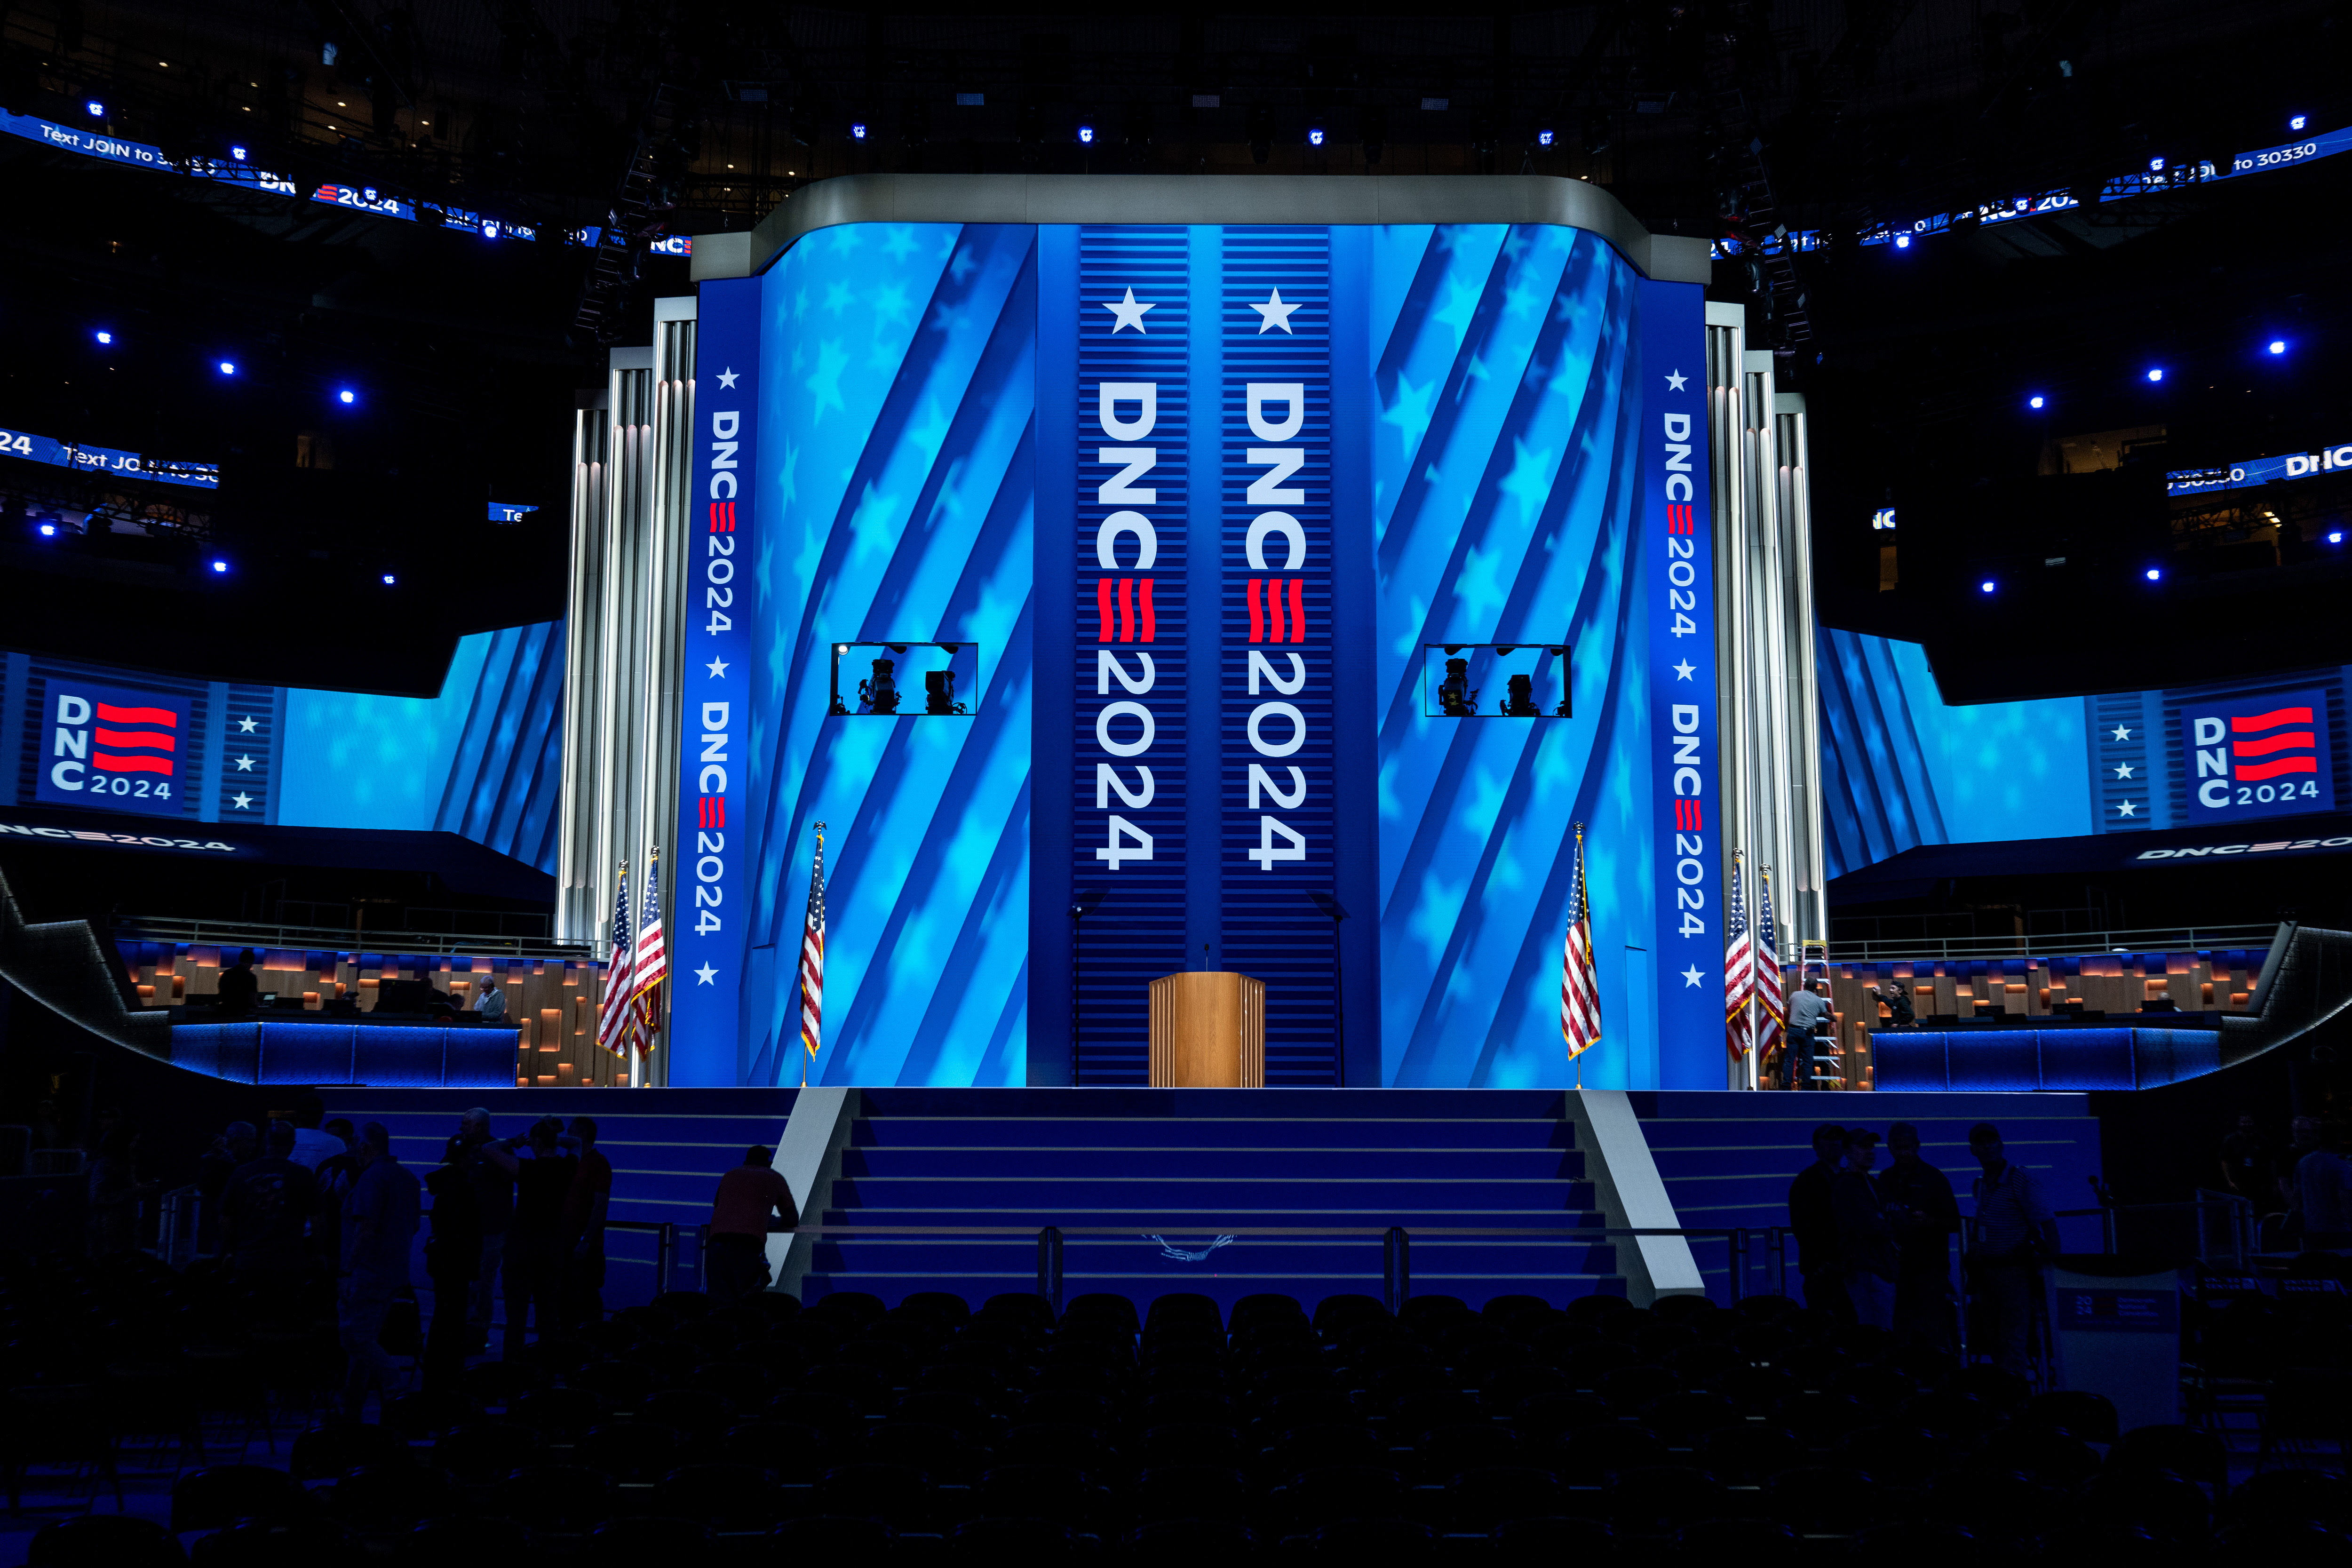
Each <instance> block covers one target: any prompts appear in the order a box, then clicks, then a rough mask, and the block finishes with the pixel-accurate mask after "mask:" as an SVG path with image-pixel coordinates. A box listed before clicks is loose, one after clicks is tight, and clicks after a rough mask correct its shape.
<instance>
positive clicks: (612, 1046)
mask: <svg viewBox="0 0 2352 1568" xmlns="http://www.w3.org/2000/svg"><path fill="white" fill-rule="evenodd" d="M635 950H636V943H635V942H634V941H633V940H632V939H631V937H630V934H629V863H628V862H627V861H626V860H624V861H622V862H621V890H620V892H619V893H618V894H617V895H616V896H615V898H614V902H613V956H612V957H611V958H610V959H609V960H607V961H606V963H605V965H604V1001H603V1006H602V1009H601V1010H600V1011H599V1012H598V1013H597V1015H596V1043H597V1044H598V1045H600V1046H602V1047H604V1048H605V1049H606V1050H608V1051H613V1052H615V1053H617V1052H619V1051H620V1050H622V1049H623V1048H624V1047H625V1046H626V1045H627V1043H628V1037H629V1034H630V1029H629V1023H630V1020H631V1019H633V1018H635V1016H636V1009H635V1007H632V1006H630V1005H629V997H630V995H631V994H632V993H631V991H630V987H629V972H630V970H631V969H632V968H633V967H634V965H633V964H632V963H631V961H632V960H633V959H634V958H635V956H636V951H635Z"/></svg>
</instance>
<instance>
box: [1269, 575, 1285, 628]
mask: <svg viewBox="0 0 2352 1568" xmlns="http://www.w3.org/2000/svg"><path fill="white" fill-rule="evenodd" d="M1265 619H1266V627H1267V632H1268V636H1267V637H1266V639H1265V640H1266V641H1268V642H1281V641H1283V640H1284V636H1283V617H1282V579H1281V578H1279V577H1277V578H1276V579H1274V580H1273V581H1272V582H1270V583H1268V584H1266V585H1265Z"/></svg>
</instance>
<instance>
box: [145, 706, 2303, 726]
mask: <svg viewBox="0 0 2352 1568" xmlns="http://www.w3.org/2000/svg"><path fill="white" fill-rule="evenodd" d="M98 716H99V717H100V718H101V719H103V720H105V721H107V722H108V723H110V724H161V725H163V728H165V729H166V730H176V729H178V728H179V727H180V716H179V715H178V714H177V713H174V712H173V711H172V710H170V709H169V708H114V707H110V706H109V705H108V704H106V703H103V702H101V703H100V704H98ZM2304 722H2305V723H2306V724H2307V723H2309V722H2311V716H2310V715H2309V714H2308V713H2306V714H2305V715H2304Z"/></svg>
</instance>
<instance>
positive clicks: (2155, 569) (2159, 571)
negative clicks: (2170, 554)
mask: <svg viewBox="0 0 2352 1568" xmlns="http://www.w3.org/2000/svg"><path fill="white" fill-rule="evenodd" d="M2147 580H2148V581H2149V582H2151V583H2161V582H2163V581H2164V568H2163V567H2161V566H2151V567H2149V568H2148V569H2147Z"/></svg>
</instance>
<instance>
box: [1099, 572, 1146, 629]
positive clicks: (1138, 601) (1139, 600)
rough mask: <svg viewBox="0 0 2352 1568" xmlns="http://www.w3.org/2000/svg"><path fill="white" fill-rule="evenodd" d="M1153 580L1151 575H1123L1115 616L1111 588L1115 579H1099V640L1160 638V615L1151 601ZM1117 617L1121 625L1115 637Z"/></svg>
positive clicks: (1117, 623)
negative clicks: (1113, 627)
mask: <svg viewBox="0 0 2352 1568" xmlns="http://www.w3.org/2000/svg"><path fill="white" fill-rule="evenodd" d="M1152 581H1153V579H1151V578H1150V577H1121V578H1120V579H1119V580H1118V589H1117V590H1116V596H1117V600H1118V607H1117V615H1116V617H1114V616H1113V612H1112V599H1113V596H1114V591H1113V589H1112V587H1111V580H1110V579H1109V578H1108V577H1097V578H1096V579H1095V617H1096V619H1097V622H1098V623H1099V625H1100V627H1101V629H1100V630H1099V631H1098V632H1097V635H1096V638H1095V640H1096V641H1097V642H1111V641H1114V640H1116V641H1118V642H1153V641H1157V640H1158V638H1159V636H1160V616H1159V613H1158V612H1157V611H1156V610H1154V609H1153V607H1152V604H1151V584H1152ZM1114 619H1115V623H1116V625H1117V626H1118V637H1117V638H1116V639H1114V638H1113V637H1112V636H1111V628H1112V626H1113V625H1114ZM1138 632H1140V633H1141V635H1140V636H1138V635H1137V634H1138Z"/></svg>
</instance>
